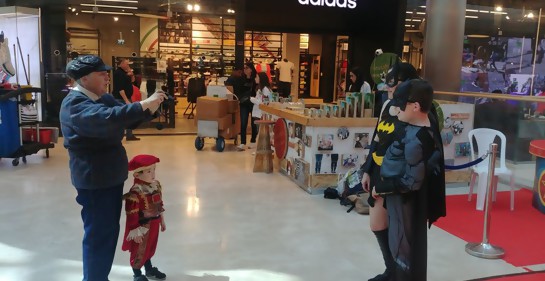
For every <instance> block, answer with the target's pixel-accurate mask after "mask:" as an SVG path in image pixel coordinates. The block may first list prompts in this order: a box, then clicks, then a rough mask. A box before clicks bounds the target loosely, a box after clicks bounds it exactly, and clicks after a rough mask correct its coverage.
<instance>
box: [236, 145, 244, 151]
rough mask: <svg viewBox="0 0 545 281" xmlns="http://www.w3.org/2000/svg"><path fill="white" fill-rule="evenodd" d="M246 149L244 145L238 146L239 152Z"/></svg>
mask: <svg viewBox="0 0 545 281" xmlns="http://www.w3.org/2000/svg"><path fill="white" fill-rule="evenodd" d="M244 147H245V145H244V144H239V145H237V150H238V151H244V150H245V148H244Z"/></svg>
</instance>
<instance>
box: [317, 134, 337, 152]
mask: <svg viewBox="0 0 545 281" xmlns="http://www.w3.org/2000/svg"><path fill="white" fill-rule="evenodd" d="M333 139H334V136H333V134H322V135H318V150H320V151H330V150H333Z"/></svg>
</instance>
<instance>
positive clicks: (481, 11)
mask: <svg viewBox="0 0 545 281" xmlns="http://www.w3.org/2000/svg"><path fill="white" fill-rule="evenodd" d="M479 12H480V13H483V14H488V13H490V11H485V10H479Z"/></svg>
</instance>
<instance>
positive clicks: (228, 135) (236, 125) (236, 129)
mask: <svg viewBox="0 0 545 281" xmlns="http://www.w3.org/2000/svg"><path fill="white" fill-rule="evenodd" d="M229 115H230V116H231V118H232V119H231V120H233V123H231V124H230V125H229V127H226V128H225V129H223V130H220V131H219V135H220V136H222V137H223V138H225V139H234V138H235V137H238V135H239V134H240V114H239V113H238V112H237V113H235V114H229Z"/></svg>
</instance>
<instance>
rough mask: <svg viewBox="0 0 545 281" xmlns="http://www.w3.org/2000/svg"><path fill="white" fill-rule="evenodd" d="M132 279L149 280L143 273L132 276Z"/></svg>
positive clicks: (138, 280)
mask: <svg viewBox="0 0 545 281" xmlns="http://www.w3.org/2000/svg"><path fill="white" fill-rule="evenodd" d="M132 281H149V279H148V278H147V277H146V276H144V275H138V276H133V279H132Z"/></svg>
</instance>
